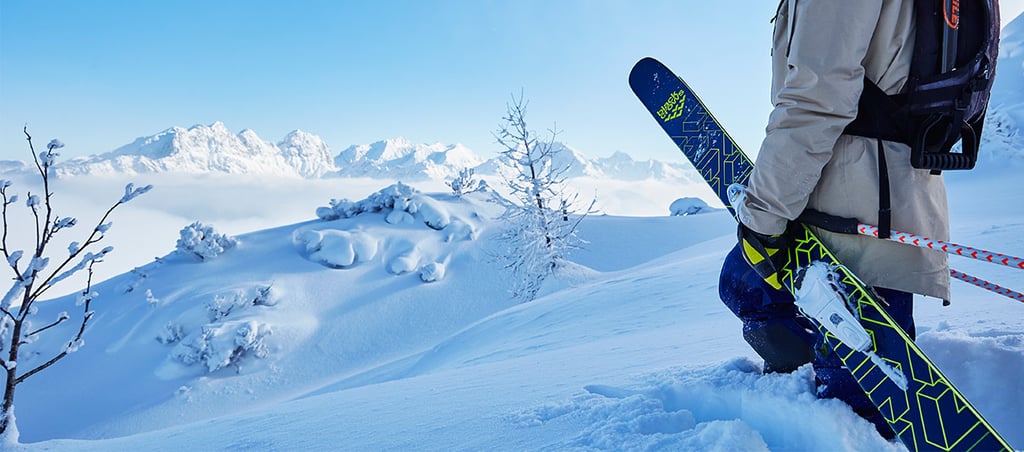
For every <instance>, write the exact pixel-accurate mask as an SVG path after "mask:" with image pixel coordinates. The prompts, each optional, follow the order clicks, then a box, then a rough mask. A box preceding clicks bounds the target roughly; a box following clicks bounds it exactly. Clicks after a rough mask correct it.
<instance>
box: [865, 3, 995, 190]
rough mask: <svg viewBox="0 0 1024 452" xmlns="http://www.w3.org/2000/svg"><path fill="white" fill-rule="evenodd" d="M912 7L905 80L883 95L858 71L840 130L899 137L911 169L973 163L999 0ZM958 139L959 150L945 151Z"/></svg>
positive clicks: (985, 101) (989, 77)
mask: <svg viewBox="0 0 1024 452" xmlns="http://www.w3.org/2000/svg"><path fill="white" fill-rule="evenodd" d="M914 10H915V11H914V14H915V16H916V20H917V31H916V35H915V36H916V41H915V44H914V55H913V59H912V62H911V65H910V78H909V79H908V80H907V84H906V87H905V88H904V90H903V92H901V93H899V94H896V95H893V96H888V95H886V94H885V93H884V92H882V90H881V89H879V88H878V86H876V85H875V84H874V83H873V82H872V81H870V80H867V79H866V78H865V80H864V85H865V86H864V93H863V94H862V95H861V98H860V104H859V105H860V106H859V111H858V115H857V118H856V119H855V120H854V121H853V122H852V123H851V124H850V125H849V126H848V127H847V128H846V133H848V134H851V135H860V136H866V137H872V138H882V139H884V140H889V141H898V142H901V143H906V144H907V145H909V146H910V149H911V164H912V165H913V166H914V167H915V168H921V169H929V170H932V171H933V172H938V171H942V170H960V169H971V168H974V164H975V163H976V161H977V157H978V146H979V143H980V137H981V128H982V125H983V124H984V122H985V110H986V109H987V107H988V99H989V91H990V90H991V89H992V80H993V78H994V75H995V69H996V57H997V55H998V51H999V2H998V0H963V1H961V0H914ZM947 43H948V44H947ZM961 139H962V143H961V149H962V150H961V152H959V153H951V152H950V150H951V148H952V147H953V145H954V144H956V142H957V141H958V140H961Z"/></svg>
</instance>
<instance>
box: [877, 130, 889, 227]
mask: <svg viewBox="0 0 1024 452" xmlns="http://www.w3.org/2000/svg"><path fill="white" fill-rule="evenodd" d="M877 141H878V238H880V239H887V238H889V232H890V231H891V230H892V197H891V196H890V193H889V166H888V165H886V163H885V145H884V144H883V143H882V139H881V138H878V139H877Z"/></svg>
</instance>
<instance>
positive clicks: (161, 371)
mask: <svg viewBox="0 0 1024 452" xmlns="http://www.w3.org/2000/svg"><path fill="white" fill-rule="evenodd" d="M1007 177H1010V173H1005V172H1000V169H998V168H988V169H985V168H982V169H979V170H976V172H972V173H970V174H962V175H957V176H955V177H952V176H951V177H949V179H950V184H949V185H950V187H949V191H950V195H951V199H952V201H953V202H952V204H953V206H952V207H953V210H954V213H959V212H964V211H967V212H974V213H971V216H970V218H971V219H973V220H974V221H972V222H962V223H966V224H965V225H964V226H963V227H962V228H961V230H958V231H957V232H956V235H955V238H957V239H959V240H960V241H963V242H968V241H970V242H971V243H972V244H976V245H978V246H983V247H986V246H987V247H989V248H990V249H991V248H994V249H998V250H1001V251H1008V252H1014V250H1019V249H1024V240H1022V239H1020V238H1019V237H1021V234H1020V233H1021V229H1022V227H1021V226H1020V225H1024V212H1022V211H1021V210H1020V209H1008V208H1002V209H1001V210H1000V211H999V212H998V214H996V215H992V216H982V215H980V214H979V213H977V212H978V211H987V210H985V209H986V207H985V205H979V203H978V202H977V199H974V198H973V195H974V194H976V193H979V192H981V193H984V192H986V190H992V189H995V187H998V186H999V184H1002V183H1004V182H1005V181H1006V180H1007ZM407 187H408V188H401V189H400V188H398V187H395V186H387V187H384V188H383V189H380V190H377V191H376V192H374V193H370V195H369V196H367V198H366V199H364V200H363V201H359V202H354V203H353V204H354V205H371V204H372V205H378V206H382V205H384V204H386V203H387V202H383V204H382V200H385V199H388V197H387V196H381V194H382V193H390V194H393V195H396V196H395V197H391V199H390V202H391V205H392V208H390V209H389V208H386V207H381V208H380V209H379V210H376V211H374V210H372V209H366V210H364V211H363V212H362V213H359V214H355V215H353V216H350V217H347V218H337V219H333V220H320V219H312V218H314V215H313V212H312V210H313V209H311V210H310V211H309V212H308V214H307V218H311V219H310V220H306V221H303V222H299V223H295V224H292V225H287V226H283V227H276V228H272V229H265V230H260V231H256V232H250V233H243V234H238V235H236V236H235V238H237V240H238V244H237V246H235V247H233V248H229V249H226V250H224V252H223V253H221V254H220V255H218V256H217V258H216V259H212V260H207V261H197V260H195V259H185V256H180V255H176V254H174V253H171V254H168V255H167V256H164V257H162V258H161V259H159V260H156V261H152V262H150V263H149V264H146V265H142V266H140V267H138V268H137V269H136V271H134V272H129V273H126V274H123V275H120V276H117V277H114V278H111V279H110V280H107V281H105V282H103V283H100V284H97V285H96V286H95V287H94V289H95V291H96V292H97V293H98V294H99V295H98V296H96V298H95V299H94V301H93V306H92V309H93V310H94V311H95V312H96V314H95V319H94V323H93V324H92V325H91V327H90V330H89V331H88V332H87V334H86V335H85V341H86V344H85V345H84V346H81V347H80V349H78V350H77V352H76V353H75V354H73V355H70V356H69V357H68V358H66V359H65V360H64V361H62V362H60V363H58V365H56V366H54V367H52V368H51V369H48V370H47V371H45V372H42V373H40V374H38V375H36V376H34V377H33V378H32V379H30V380H27V381H26V382H25V383H24V384H23V385H22V387H20V388H19V392H18V399H17V411H16V413H17V416H18V429H19V432H18V433H19V434H20V437H19V439H18V441H19V444H18V445H16V446H12V448H14V449H16V450H50V449H60V450H126V449H133V450H138V449H144V448H154V449H158V450H168V449H179V448H184V447H191V448H196V447H199V448H200V449H204V450H217V449H261V450H279V449H284V450H306V449H328V450H337V449H345V450H367V449H370V450H380V449H416V450H451V449H485V450H494V449H498V450H508V449H516V450H538V449H557V450H607V449H614V450H640V449H652V448H653V449H666V450H680V449H682V450H737V449H740V450H777V449H796V450H865V449H871V450H899V449H900V448H901V446H897V445H895V444H893V443H889V442H887V441H885V440H883V439H882V438H880V437H879V436H878V435H877V434H876V433H875V432H874V429H873V427H872V426H871V425H870V424H868V423H867V422H866V421H863V420H862V419H860V418H859V417H858V416H857V415H856V414H854V413H853V412H852V411H851V410H850V409H849V408H848V407H847V406H846V405H845V404H842V403H840V402H837V401H834V400H819V399H817V398H816V397H815V396H814V389H813V374H812V371H811V369H810V368H806V367H805V368H802V369H800V370H799V371H797V372H795V373H793V374H789V375H761V374H760V363H759V361H758V360H757V359H756V358H755V355H754V353H753V352H752V351H751V350H750V349H749V348H748V347H747V346H746V344H745V343H744V342H743V340H742V338H741V335H740V333H739V322H738V321H737V320H736V319H735V318H734V317H733V316H732V314H730V313H729V312H728V310H726V309H725V308H724V307H723V306H722V305H721V303H720V302H719V301H718V297H717V288H716V284H717V273H718V268H719V265H720V262H721V260H722V258H723V257H724V254H725V253H726V252H727V251H728V248H729V247H730V246H731V245H732V243H733V241H734V240H735V239H734V227H733V224H734V223H733V220H732V219H731V218H730V217H729V216H728V214H727V212H725V211H723V210H719V211H714V212H711V213H707V214H703V215H693V216H683V217H669V216H664V217H649V218H643V217H622V216H613V215H597V216H591V217H588V218H587V219H586V220H585V221H584V222H583V223H582V224H581V229H580V233H581V235H582V237H583V238H584V239H587V240H588V241H589V244H588V245H587V246H586V248H585V249H583V250H578V251H577V252H575V254H573V256H572V259H573V261H574V262H576V266H575V267H573V266H570V267H568V268H567V269H566V270H565V273H563V274H561V275H559V277H558V278H555V279H556V281H553V282H552V283H551V284H550V285H549V286H548V287H547V288H546V290H545V291H544V294H543V296H542V297H541V298H539V299H538V300H536V301H535V302H532V303H528V304H518V303H516V302H514V301H513V300H511V299H510V298H509V297H508V295H507V293H504V292H503V290H502V287H507V286H508V282H507V281H504V280H503V276H502V272H501V269H500V268H498V267H497V266H496V264H495V263H494V262H493V261H492V260H491V259H489V258H488V246H489V245H488V244H489V243H490V242H489V240H490V238H491V237H492V236H493V234H495V233H496V228H497V226H498V225H497V224H496V223H495V222H494V221H493V218H495V217H497V216H498V214H499V213H500V211H501V208H500V206H498V205H495V204H493V203H491V202H489V195H488V194H486V193H473V194H468V195H465V196H464V197H462V198H456V197H454V196H452V195H448V194H443V193H436V192H421V191H418V190H416V189H415V188H414V187H412V186H407ZM154 190H156V189H154ZM399 194H400V195H401V196H397V195H399ZM1012 196H1015V197H1016V198H1017V199H1011V200H1006V201H1007V202H1008V203H1007V204H1004V203H1003V202H997V201H995V200H991V201H990V202H989V203H988V208H989V209H991V208H994V207H997V206H1006V205H1010V206H1021V205H1024V203H1021V202H1020V201H1024V200H1021V199H1020V198H1021V197H1022V195H1012ZM396 197H397V198H399V199H400V200H399V202H398V203H397V207H398V209H395V208H394V207H395V205H396V204H395V202H394V201H395V200H396ZM140 199H145V198H140ZM371 199H372V200H373V201H369V200H371ZM401 200H407V201H408V202H402V201H401ZM424 200H428V201H427V202H423V201H424ZM423 205H430V208H429V209H423V208H422V206H423ZM413 206H419V207H416V208H414V207H413ZM403 209H404V210H403ZM973 209H978V210H977V211H976V210H973ZM410 211H412V212H410ZM425 211H429V212H430V213H429V214H427V215H425V214H424V212H425ZM394 212H400V213H401V216H402V218H405V219H406V220H403V221H393V220H391V221H389V218H393V216H394V215H393V214H394ZM439 213H443V214H445V215H447V216H448V217H449V218H450V223H449V224H448V226H447V227H445V228H442V229H440V230H438V229H435V228H433V227H431V226H429V225H428V223H427V219H428V218H432V217H434V216H435V215H437V214H439ZM120 223H122V222H121V221H119V224H120ZM459 227H461V228H463V230H464V231H463V232H462V233H458V234H455V237H457V238H454V239H452V238H450V237H449V236H450V235H451V234H452V232H451V231H449V229H452V228H459ZM467 231H474V232H472V233H469V232H467ZM115 233H116V229H112V230H111V231H110V232H109V234H110V235H111V236H113V235H115ZM168 248H170V247H168ZM317 253H319V254H317ZM115 254H116V253H115ZM1018 254H1019V253H1018ZM955 263H956V264H959V265H963V264H970V265H967V266H965V269H968V267H971V268H969V271H972V272H974V273H978V274H991V273H993V271H996V270H1001V269H999V268H998V267H996V266H993V265H991V264H985V263H980V262H979V263H974V262H959V261H955ZM976 267H980V268H976ZM1010 271H1011V272H1012V270H1010ZM1003 272H1004V273H1005V271H1003ZM1016 273H1019V271H1018V272H1016ZM1016 273H1007V274H1004V275H1001V276H1000V278H1001V279H999V281H1000V282H1003V283H1005V284H1007V285H1011V287H1012V286H1017V287H1020V286H1022V285H1024V277H1022V276H1021V275H1017V274H1016ZM183 281H186V282H187V283H185V284H183V283H182V282H183ZM427 281H430V282H427ZM129 289H130V290H129ZM260 293H263V295H262V296H261V295H260ZM257 299H261V300H262V301H260V302H258V303H257V302H254V300H257ZM73 302H74V300H73V299H71V298H61V299H56V300H54V301H52V302H48V303H45V304H43V305H42V306H41V313H40V315H41V317H40V318H42V319H46V318H54V317H53V316H55V315H58V313H60V312H62V311H67V312H69V313H70V315H71V316H72V318H79V317H80V315H81V308H80V307H79V308H74V307H73V304H74V303H73ZM940 305H941V303H940V302H938V301H937V300H930V299H919V302H918V313H917V315H918V323H919V328H920V330H921V331H922V333H921V339H920V344H921V346H922V347H923V348H924V349H925V351H926V352H927V353H929V354H930V355H931V356H932V357H933V359H935V361H936V362H937V363H938V365H939V366H940V367H941V368H942V369H944V370H945V371H946V372H947V376H949V377H950V378H951V379H952V380H953V381H954V382H955V383H956V384H958V386H959V387H960V388H961V390H963V391H964V393H965V394H966V395H967V397H968V398H969V399H971V400H972V401H973V402H974V403H975V405H976V406H977V408H978V409H979V410H980V411H981V412H982V413H984V414H985V415H986V416H987V417H988V419H989V420H990V421H991V422H992V423H994V424H995V425H996V427H997V428H999V429H1000V430H1001V431H1002V432H1003V434H1004V435H1007V438H1008V439H1009V441H1010V442H1011V444H1014V445H1017V446H1018V447H1020V446H1019V445H1020V444H1022V443H1024V435H1022V434H1021V433H1020V432H1018V431H1016V429H1015V428H1014V426H1015V425H1017V422H1018V421H1017V420H1018V419H1019V417H1020V416H1021V415H1022V414H1024V413H1022V410H1021V406H1022V402H1024V390H1022V389H1021V387H1020V385H1017V384H1016V376H1017V375H1020V373H1021V371H1022V370H1024V333H1022V330H1024V329H1022V326H1024V325H1022V321H1021V320H1019V319H1020V315H1019V312H1020V309H1022V306H1020V304H1019V303H1014V302H1013V301H1010V300H1008V299H1000V298H999V297H997V296H995V295H991V294H989V293H987V292H984V291H981V290H979V289H976V288H974V287H969V286H966V285H957V286H954V304H953V305H952V306H951V307H948V308H943V307H941V306H940ZM71 323H73V322H69V325H68V326H69V327H70V326H72V325H71ZM43 336H44V335H42V334H41V335H40V337H39V338H38V339H37V340H36V342H34V343H32V344H30V345H29V346H30V347H32V349H33V350H45V349H48V348H49V347H53V346H57V347H64V346H66V345H67V342H66V340H65V342H60V341H61V340H64V339H58V338H57V337H55V336H62V335H61V334H56V335H55V336H54V335H50V336H45V337H43ZM77 345H81V344H76V346H77ZM33 359H36V360H38V359H41V358H25V359H24V360H22V361H21V363H19V364H20V365H23V366H24V365H29V364H31V363H32V362H33V361H32V360H33ZM72 376H73V377H72ZM68 381H74V382H75V383H74V384H67V383H66V382H68ZM790 419H792V420H793V421H788V420H790ZM812 419H813V422H808V420H812Z"/></svg>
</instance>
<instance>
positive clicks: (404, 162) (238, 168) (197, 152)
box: [0, 122, 700, 181]
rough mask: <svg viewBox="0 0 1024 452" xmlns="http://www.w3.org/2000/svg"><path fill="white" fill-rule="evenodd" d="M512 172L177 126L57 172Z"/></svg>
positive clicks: (656, 172) (458, 150)
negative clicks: (334, 150)
mask: <svg viewBox="0 0 1024 452" xmlns="http://www.w3.org/2000/svg"><path fill="white" fill-rule="evenodd" d="M554 147H555V149H556V150H557V151H559V152H557V153H556V154H555V155H556V156H557V157H556V158H557V159H558V161H557V162H556V163H557V164H559V165H564V166H566V167H568V168H569V171H568V172H567V173H566V177H595V178H609V179H616V180H627V181H632V180H645V179H661V180H666V179H667V180H679V179H687V180H700V177H699V175H697V174H696V172H694V170H693V169H691V168H689V167H688V166H687V165H684V164H683V163H681V162H680V163H666V162H662V161H657V160H646V161H638V160H634V159H633V158H632V157H630V156H629V155H628V154H626V153H624V152H616V153H614V154H613V155H611V156H609V157H604V158H597V159H592V158H588V157H587V156H586V155H584V154H583V153H581V152H580V151H578V150H576V149H574V148H572V147H570V146H568V145H566V144H564V143H559V142H555V143H554ZM506 167H507V165H506V164H504V163H503V162H502V161H501V159H499V158H498V157H495V158H491V159H484V158H482V157H481V156H480V155H479V154H478V153H477V152H475V151H474V150H472V149H470V148H468V147H466V146H464V145H462V144H443V143H435V144H421V143H413V142H410V141H409V140H407V139H405V138H402V137H398V138H391V139H386V140H381V141H377V142H374V143H368V144H360V145H352V146H349V147H347V148H345V149H343V150H342V151H341V152H338V153H336V154H335V153H334V152H333V151H332V150H331V148H330V146H328V145H327V143H325V142H324V140H323V139H321V138H320V137H319V136H317V135H314V134H312V133H309V132H305V131H302V130H295V131H293V132H291V133H289V134H288V135H286V136H285V137H284V138H282V139H281V140H280V141H278V142H277V143H273V142H270V141H267V140H264V139H263V138H261V137H260V136H259V135H257V133H256V132H255V131H253V130H251V129H245V130H242V131H241V132H239V133H234V132H232V131H230V130H229V129H228V128H227V126H226V125H224V123H222V122H215V123H213V124H210V125H194V126H192V127H189V128H183V127H172V128H169V129H167V130H164V131H162V132H159V133H157V134H154V135H150V136H144V137H140V138H138V139H136V140H135V141H133V142H132V143H130V144H127V145H124V146H121V147H120V148H118V149H115V150H113V151H111V152H107V153H103V154H98V155H93V156H89V157H78V158H74V159H70V160H66V161H61V162H58V164H57V166H55V167H54V170H55V172H56V174H57V176H58V177H69V176H87V175H112V174H148V173H184V174H245V175H273V176H286V177H297V178H307V179H316V178H330V177H373V178H388V179H397V180H404V181H418V180H437V181H443V180H448V179H451V178H453V177H455V176H456V175H458V173H459V171H461V170H463V169H466V168H470V169H473V170H474V172H475V173H476V174H480V175H497V174H499V172H501V171H503V170H505V169H506ZM0 168H2V169H3V170H4V171H5V172H7V171H10V172H16V171H25V170H28V169H30V166H29V165H26V164H25V163H23V162H17V161H2V162H0Z"/></svg>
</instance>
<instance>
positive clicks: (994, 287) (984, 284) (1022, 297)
mask: <svg viewBox="0 0 1024 452" xmlns="http://www.w3.org/2000/svg"><path fill="white" fill-rule="evenodd" d="M949 274H950V276H952V277H954V278H956V279H959V280H961V281H964V282H966V283H970V284H974V285H975V286H978V287H981V288H982V289H986V290H990V291H992V292H995V293H997V294H999V295H1002V296H1004V297H1008V298H1012V299H1014V300H1017V301H1019V302H1021V303H1024V294H1022V293H1020V292H1017V291H1014V290H1011V289H1007V288H1005V287H1001V286H1000V285H998V284H993V283H991V282H988V281H985V280H984V279H981V278H977V277H974V276H971V275H968V274H966V273H963V272H960V271H956V270H954V269H949Z"/></svg>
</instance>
